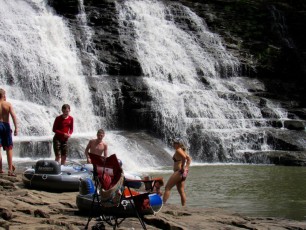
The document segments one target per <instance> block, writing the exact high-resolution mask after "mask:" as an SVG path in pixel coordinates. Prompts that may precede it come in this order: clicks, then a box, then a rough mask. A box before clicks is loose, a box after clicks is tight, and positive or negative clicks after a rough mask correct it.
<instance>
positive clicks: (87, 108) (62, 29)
mask: <svg viewBox="0 0 306 230" xmlns="http://www.w3.org/2000/svg"><path fill="white" fill-rule="evenodd" d="M0 5H1V8H0V30H1V31H0V64H1V68H0V85H1V87H3V88H4V89H5V90H6V91H7V98H8V100H9V101H10V102H12V104H13V105H14V108H15V111H16V114H17V116H18V121H19V124H20V133H19V135H20V136H19V137H16V138H15V139H16V140H15V141H17V142H18V141H19V140H20V141H22V139H23V138H28V137H31V139H32V140H35V138H37V137H42V136H51V135H52V134H53V133H52V125H53V121H54V119H55V117H56V116H57V115H59V114H60V113H61V106H62V104H64V103H68V104H70V106H71V115H72V116H73V117H74V119H75V130H74V133H76V134H77V133H83V132H89V131H90V132H92V131H93V130H95V127H96V117H95V116H94V115H93V105H92V100H91V95H90V93H89V90H88V85H87V82H86V80H85V76H84V75H83V74H82V65H81V62H80V60H79V57H78V55H77V48H76V46H75V41H74V37H73V36H72V35H71V33H70V31H69V28H68V26H67V23H66V22H65V21H64V20H63V19H62V18H61V17H59V16H56V15H55V14H54V13H53V12H52V9H50V8H49V7H48V6H47V5H46V4H45V2H44V1H39V0H29V1H17V0H0Z"/></svg>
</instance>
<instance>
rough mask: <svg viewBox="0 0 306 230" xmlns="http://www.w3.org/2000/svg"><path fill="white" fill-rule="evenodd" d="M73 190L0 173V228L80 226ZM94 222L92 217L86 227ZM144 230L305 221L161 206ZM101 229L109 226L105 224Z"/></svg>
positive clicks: (128, 224)
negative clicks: (44, 187) (32, 184)
mask: <svg viewBox="0 0 306 230" xmlns="http://www.w3.org/2000/svg"><path fill="white" fill-rule="evenodd" d="M76 195H77V192H70V193H50V192H44V191H36V190H29V189H26V188H25V187H24V186H23V183H22V179H21V173H19V174H18V176H17V178H14V177H8V176H7V175H6V174H2V175H0V200H1V203H0V230H1V229H9V230H19V229H20V230H21V229H23V230H33V229H37V230H38V229H39V230H51V229H69V230H74V229H84V228H85V226H86V223H87V220H88V217H87V216H84V215H81V214H80V213H79V212H78V208H77V206H76V202H75V200H76ZM96 223H97V220H96V219H95V218H94V219H92V220H91V221H90V225H89V228H88V229H91V228H92V226H94V225H95V224H96ZM145 223H146V226H147V229H306V222H300V221H294V220H288V219H278V218H260V217H246V216H242V215H240V214H236V213H231V212H227V211H224V210H222V209H215V208H205V207H204V208H190V207H184V208H183V207H180V206H176V205H172V204H167V205H164V207H163V208H162V210H161V212H159V213H158V214H157V215H155V216H154V215H149V216H146V217H145ZM105 229H113V228H112V227H111V226H109V225H107V224H106V223H105ZM117 229H142V227H141V224H140V222H139V221H138V219H137V218H128V219H126V220H124V221H123V222H122V223H121V224H120V226H119V227H118V228H117Z"/></svg>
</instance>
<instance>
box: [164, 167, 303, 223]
mask: <svg viewBox="0 0 306 230" xmlns="http://www.w3.org/2000/svg"><path fill="white" fill-rule="evenodd" d="M169 175H170V174H164V175H163V177H164V179H165V181H166V180H167V179H168V177H169ZM186 194H187V205H188V206H191V207H203V208H210V207H214V208H222V209H225V210H229V211H232V212H237V213H240V214H243V215H246V216H251V217H277V218H285V219H292V220H299V221H306V167H288V166H274V165H201V166H193V167H192V168H191V170H190V173H189V177H188V180H187V181H186ZM169 203H172V204H180V198H179V195H178V192H177V190H176V188H173V190H172V193H171V197H170V199H169Z"/></svg>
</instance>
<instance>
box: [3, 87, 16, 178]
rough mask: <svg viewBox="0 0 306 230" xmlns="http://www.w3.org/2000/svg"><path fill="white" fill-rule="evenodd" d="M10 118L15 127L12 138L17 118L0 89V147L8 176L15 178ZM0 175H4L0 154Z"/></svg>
mask: <svg viewBox="0 0 306 230" xmlns="http://www.w3.org/2000/svg"><path fill="white" fill-rule="evenodd" d="M10 116H11V117H12V119H13V123H14V126H15V131H14V136H17V134H18V127H17V117H16V114H15V112H14V109H13V106H12V105H11V103H9V102H7V101H6V95H5V90H4V89H0V147H1V146H2V147H3V149H4V150H5V151H6V155H7V164H8V175H9V176H14V177H16V174H15V173H14V170H15V166H14V165H13V140H12V130H11V127H10ZM0 173H4V172H3V170H2V155H1V152H0Z"/></svg>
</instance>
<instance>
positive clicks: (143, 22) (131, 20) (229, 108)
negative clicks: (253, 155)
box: [117, 0, 286, 161]
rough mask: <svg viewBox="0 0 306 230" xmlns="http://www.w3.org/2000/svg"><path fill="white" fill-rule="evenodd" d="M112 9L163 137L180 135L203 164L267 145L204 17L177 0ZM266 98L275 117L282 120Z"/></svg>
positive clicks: (229, 59)
mask: <svg viewBox="0 0 306 230" xmlns="http://www.w3.org/2000/svg"><path fill="white" fill-rule="evenodd" d="M117 9H118V11H119V22H120V34H121V39H122V40H124V42H122V43H123V44H130V43H131V42H130V43H128V42H127V41H128V40H129V41H134V44H133V47H134V49H135V50H136V53H137V55H138V61H139V62H140V63H141V67H142V70H143V73H144V81H145V82H146V84H147V85H148V89H149V92H150V94H151V96H152V97H153V98H154V100H153V103H152V108H153V110H154V111H156V114H158V115H157V116H156V118H155V124H156V126H157V127H158V129H160V133H162V134H163V135H164V138H165V140H167V139H169V138H171V137H173V136H182V137H184V138H185V139H186V141H187V144H188V143H189V144H191V143H192V145H191V146H190V148H193V150H194V152H196V156H194V157H195V158H196V159H198V160H208V161H219V160H221V161H230V159H231V158H237V157H238V158H239V156H238V155H239V152H240V151H246V150H269V149H270V146H268V145H267V143H266V136H265V130H264V128H265V127H269V120H268V119H265V118H264V117H263V115H262V113H261V110H260V108H259V107H258V105H257V104H256V103H254V102H253V101H252V100H250V98H251V96H252V95H251V93H249V92H248V91H247V89H246V88H245V86H244V79H243V78H242V77H239V67H240V63H239V61H238V59H237V58H235V57H234V56H233V55H232V54H231V53H230V52H229V51H227V50H226V48H225V47H224V45H223V44H222V40H221V39H220V37H219V36H218V35H217V34H214V33H212V32H210V31H209V29H208V27H207V25H206V24H205V22H204V21H203V19H201V18H200V17H198V16H197V15H196V14H195V13H194V12H192V11H191V10H190V9H189V8H187V7H185V6H183V5H181V4H179V3H169V4H168V5H167V4H166V3H164V2H162V1H157V0H153V1H151V0H150V1H149V0H142V1H139V0H130V1H124V2H121V3H117ZM190 27H192V28H191V29H190ZM184 28H188V29H187V30H184ZM267 103H270V105H271V106H270V108H271V111H273V113H275V114H278V115H277V116H278V118H282V117H283V118H285V117H286V112H285V111H283V110H281V109H278V108H277V107H275V105H273V103H272V102H267ZM274 110H275V111H274ZM259 127H260V128H261V129H259Z"/></svg>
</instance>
